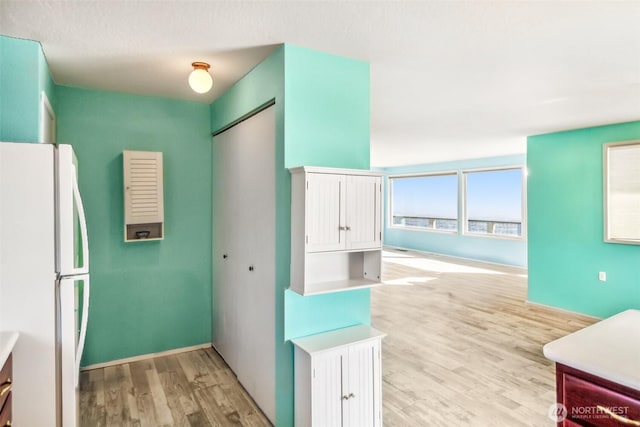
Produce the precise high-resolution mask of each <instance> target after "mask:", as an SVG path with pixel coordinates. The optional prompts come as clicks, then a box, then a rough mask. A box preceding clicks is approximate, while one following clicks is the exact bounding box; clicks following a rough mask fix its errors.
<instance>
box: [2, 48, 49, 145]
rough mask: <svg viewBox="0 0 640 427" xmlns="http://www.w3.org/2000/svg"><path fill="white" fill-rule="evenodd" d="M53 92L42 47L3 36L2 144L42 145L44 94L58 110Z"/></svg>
mask: <svg viewBox="0 0 640 427" xmlns="http://www.w3.org/2000/svg"><path fill="white" fill-rule="evenodd" d="M53 88H54V84H53V80H52V78H51V75H50V73H49V67H48V65H47V61H46V59H45V57H44V54H43V52H42V47H41V46H40V43H38V42H35V41H32V40H23V39H16V38H12V37H6V36H0V141H12V142H38V139H39V129H40V128H39V125H40V93H41V92H42V91H45V92H46V93H47V97H48V98H49V101H50V102H51V104H52V106H53V107H54V110H55V97H54V90H53Z"/></svg>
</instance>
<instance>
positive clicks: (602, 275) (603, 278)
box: [598, 271, 607, 282]
mask: <svg viewBox="0 0 640 427" xmlns="http://www.w3.org/2000/svg"><path fill="white" fill-rule="evenodd" d="M598 280H600V281H601V282H606V281H607V272H606V271H600V272H599V273H598Z"/></svg>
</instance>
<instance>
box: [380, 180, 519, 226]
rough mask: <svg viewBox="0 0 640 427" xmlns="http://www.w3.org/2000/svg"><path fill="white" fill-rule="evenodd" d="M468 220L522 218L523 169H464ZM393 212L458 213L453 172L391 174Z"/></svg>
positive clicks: (440, 215)
mask: <svg viewBox="0 0 640 427" xmlns="http://www.w3.org/2000/svg"><path fill="white" fill-rule="evenodd" d="M465 176H466V185H467V194H466V206H467V217H468V218H469V219H470V220H485V221H507V222H521V221H522V169H521V168H514V169H501V170H488V171H478V172H466V173H465ZM392 186H393V187H392V211H393V216H408V217H410V216H413V217H426V218H457V217H458V177H457V175H456V174H448V175H429V176H411V177H406V178H405V177H397V178H392Z"/></svg>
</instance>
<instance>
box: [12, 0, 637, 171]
mask: <svg viewBox="0 0 640 427" xmlns="http://www.w3.org/2000/svg"><path fill="white" fill-rule="evenodd" d="M639 23H640V1H619V2H615V1H607V0H600V1H588V2H583V1H562V2H561V1H516V0H513V1H480V0H475V1H412V2H408V1H377V2H369V1H252V2H245V1H204V0H201V1H178V0H175V1H148V0H147V1H109V0H102V1H97V0H95V1H87V0H85V1H79V0H76V1H61V0H39V1H36V0H0V34H3V35H9V36H14V37H20V38H27V39H32V40H38V41H40V42H41V43H42V46H43V49H44V52H45V55H46V57H47V61H48V63H49V66H50V69H51V72H52V74H53V77H54V80H55V81H56V83H58V84H64V85H75V86H81V87H89V88H98V89H106V90H115V91H122V92H130V93H139V94H150V95H159V96H166V97H171V98H178V99H189V100H196V101H201V102H211V101H212V100H213V99H215V98H216V97H218V96H219V95H220V94H221V93H223V92H224V91H225V90H226V89H227V88H228V87H229V86H230V85H231V84H233V83H234V82H235V81H237V80H238V79H240V78H241V77H242V76H243V75H245V74H246V73H247V72H248V71H249V70H250V69H251V68H252V67H253V66H255V65H256V64H257V63H259V62H260V61H261V60H262V59H264V58H265V57H266V56H267V55H268V54H269V53H270V52H271V50H273V49H274V48H275V46H277V45H278V44H280V43H291V44H295V45H298V46H302V47H307V48H310V49H316V50H321V51H325V52H329V53H333V54H337V55H343V56H347V57H351V58H356V59H360V60H364V61H368V62H369V63H370V64H371V163H372V166H392V165H402V164H416V163H432V162H440V161H448V160H460V159H466V158H477V157H489V156H496V155H504V154H515V153H524V152H525V150H526V136H527V135H533V134H539V133H545V132H553V131H558V130H564V129H572V128H578V127H586V126H595V125H601V124H608V123H617V122H624V121H630V120H638V119H640V24H639ZM192 61H206V62H209V63H210V64H211V65H212V70H213V76H214V89H213V90H212V92H210V93H209V94H207V95H205V96H202V95H196V94H195V93H193V92H191V91H190V89H189V88H188V86H187V83H186V79H187V76H188V74H189V72H190V64H191V62H192Z"/></svg>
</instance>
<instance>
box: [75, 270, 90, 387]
mask: <svg viewBox="0 0 640 427" xmlns="http://www.w3.org/2000/svg"><path fill="white" fill-rule="evenodd" d="M82 279H83V282H84V286H83V287H82V317H81V320H80V335H79V337H78V347H77V348H76V369H75V370H74V372H75V380H76V387H78V384H79V382H80V360H81V359H82V353H83V351H84V341H85V339H86V337H87V323H88V320H89V292H90V291H91V285H90V281H89V276H88V275H87V276H85V277H83V278H82Z"/></svg>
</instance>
